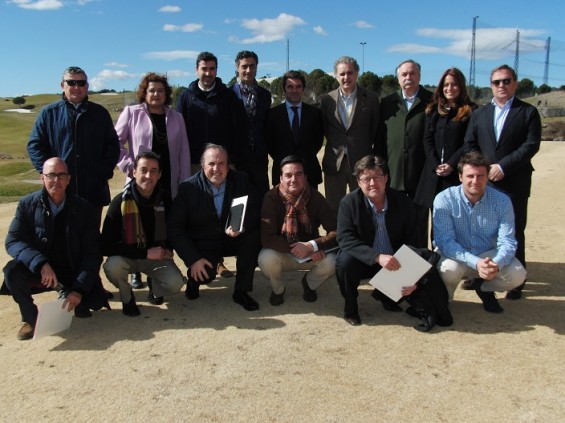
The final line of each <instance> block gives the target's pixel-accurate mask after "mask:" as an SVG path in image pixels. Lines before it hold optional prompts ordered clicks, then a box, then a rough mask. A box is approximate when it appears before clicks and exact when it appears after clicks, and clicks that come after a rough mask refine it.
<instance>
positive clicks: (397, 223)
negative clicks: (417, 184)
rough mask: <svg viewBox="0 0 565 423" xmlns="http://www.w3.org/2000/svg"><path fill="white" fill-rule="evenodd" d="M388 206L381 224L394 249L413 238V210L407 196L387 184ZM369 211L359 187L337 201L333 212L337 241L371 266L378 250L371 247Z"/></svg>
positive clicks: (414, 220)
mask: <svg viewBox="0 0 565 423" xmlns="http://www.w3.org/2000/svg"><path fill="white" fill-rule="evenodd" d="M386 197H387V200H388V209H387V211H386V212H385V224H386V231H387V234H388V237H389V239H390V244H391V246H392V248H393V250H394V251H397V250H398V249H399V248H400V247H402V244H407V245H414V244H415V241H416V237H415V235H416V213H415V211H414V205H413V204H412V201H411V200H410V198H408V196H407V195H406V194H404V193H402V192H399V191H396V190H394V189H392V188H387V190H386ZM371 213H372V211H371V209H370V208H369V206H368V205H367V202H366V201H365V195H364V194H363V191H361V188H357V189H355V190H354V191H352V192H350V193H349V194H347V195H346V196H345V197H343V199H342V200H341V203H340V204H339V213H338V216H337V243H338V244H339V248H340V249H341V250H343V251H346V252H347V253H348V254H350V255H351V256H353V257H355V258H356V259H357V260H359V261H361V262H362V263H364V264H366V265H367V266H372V265H374V264H375V258H376V257H377V255H378V254H379V253H378V252H376V251H375V250H373V241H374V239H375V225H374V223H373V217H372V214H371Z"/></svg>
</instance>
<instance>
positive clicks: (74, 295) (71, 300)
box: [61, 291, 82, 311]
mask: <svg viewBox="0 0 565 423" xmlns="http://www.w3.org/2000/svg"><path fill="white" fill-rule="evenodd" d="M81 300H82V295H80V294H79V293H78V292H76V291H71V292H69V293H68V294H67V298H65V301H63V305H62V306H61V308H62V309H65V308H66V309H67V311H73V310H74V308H75V307H76V306H77V305H79V304H80V302H81ZM67 306H68V307H67Z"/></svg>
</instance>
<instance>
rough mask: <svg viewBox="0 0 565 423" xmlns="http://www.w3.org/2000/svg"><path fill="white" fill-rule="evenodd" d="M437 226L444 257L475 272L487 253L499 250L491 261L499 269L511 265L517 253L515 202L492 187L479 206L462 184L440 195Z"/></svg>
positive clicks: (436, 236)
mask: <svg viewBox="0 0 565 423" xmlns="http://www.w3.org/2000/svg"><path fill="white" fill-rule="evenodd" d="M433 227H434V241H435V244H436V246H437V247H438V248H439V249H440V251H441V254H442V255H443V256H445V257H447V258H450V259H452V260H456V261H458V262H460V263H465V264H466V265H467V266H469V267H471V268H473V269H476V268H477V262H478V261H479V260H480V257H479V254H482V253H484V252H485V251H488V250H492V249H496V254H495V255H494V257H491V258H492V260H493V261H494V262H495V263H496V264H498V266H499V268H503V267H505V266H507V265H508V264H510V262H511V261H512V259H513V258H514V256H515V254H516V246H517V242H516V237H515V235H514V210H513V209H512V203H511V201H510V198H509V197H508V196H507V195H506V194H504V193H502V192H500V191H498V190H496V189H495V188H492V187H490V186H487V189H486V191H485V194H484V195H483V198H481V200H480V201H478V202H477V203H476V204H475V205H473V204H471V203H470V202H469V200H467V197H465V194H464V193H463V187H462V186H461V185H459V186H456V187H451V188H448V189H446V190H444V191H442V192H440V193H439V194H438V195H437V196H436V198H435V200H434V211H433Z"/></svg>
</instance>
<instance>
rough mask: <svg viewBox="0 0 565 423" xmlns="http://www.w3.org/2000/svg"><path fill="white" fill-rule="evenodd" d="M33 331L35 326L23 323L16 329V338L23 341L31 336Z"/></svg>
mask: <svg viewBox="0 0 565 423" xmlns="http://www.w3.org/2000/svg"><path fill="white" fill-rule="evenodd" d="M34 332H35V328H34V327H33V325H32V324H31V323H27V322H26V323H24V325H23V326H22V327H21V328H20V330H19V331H18V339H19V340H20V341H25V340H27V339H31V338H33V333H34Z"/></svg>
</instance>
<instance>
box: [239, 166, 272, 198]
mask: <svg viewBox="0 0 565 423" xmlns="http://www.w3.org/2000/svg"><path fill="white" fill-rule="evenodd" d="M236 167H237V170H241V171H242V172H245V173H247V176H249V180H250V182H251V185H253V186H254V187H255V189H256V190H257V192H258V193H259V196H260V197H259V198H263V197H264V196H265V194H266V193H267V191H269V168H268V162H267V163H262V161H261V160H259V159H257V161H253V162H247V161H246V162H243V163H238V164H237V165H236Z"/></svg>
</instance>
